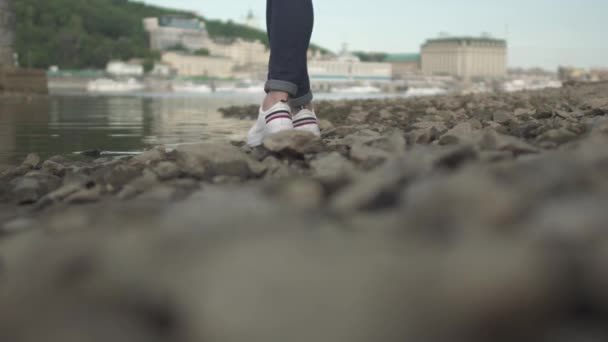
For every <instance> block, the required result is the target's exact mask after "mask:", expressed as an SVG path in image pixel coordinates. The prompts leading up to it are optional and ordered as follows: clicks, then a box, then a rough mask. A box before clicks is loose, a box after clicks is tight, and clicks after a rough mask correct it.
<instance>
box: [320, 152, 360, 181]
mask: <svg viewBox="0 0 608 342" xmlns="http://www.w3.org/2000/svg"><path fill="white" fill-rule="evenodd" d="M310 168H311V169H312V170H313V176H314V177H316V178H319V179H321V180H322V181H324V182H329V183H336V182H338V183H344V182H348V181H349V180H351V179H352V177H353V176H354V175H355V170H354V166H353V164H352V163H351V162H350V161H348V159H346V158H344V157H343V156H342V155H341V154H340V153H338V152H331V153H328V154H324V155H320V156H318V157H317V158H315V159H313V160H312V161H311V162H310Z"/></svg>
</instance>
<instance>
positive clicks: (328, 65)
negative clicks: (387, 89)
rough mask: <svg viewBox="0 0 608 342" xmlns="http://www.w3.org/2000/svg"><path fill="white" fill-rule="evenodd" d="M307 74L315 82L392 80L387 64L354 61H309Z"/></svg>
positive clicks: (389, 66) (389, 67)
mask: <svg viewBox="0 0 608 342" xmlns="http://www.w3.org/2000/svg"><path fill="white" fill-rule="evenodd" d="M308 73H309V75H310V79H311V81H317V82H330V83H334V82H338V83H339V82H353V81H362V82H387V81H390V80H391V78H392V68H391V65H390V64H389V63H371V62H356V61H340V60H335V61H310V62H309V63H308Z"/></svg>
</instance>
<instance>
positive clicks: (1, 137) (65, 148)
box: [0, 93, 382, 167]
mask: <svg viewBox="0 0 608 342" xmlns="http://www.w3.org/2000/svg"><path fill="white" fill-rule="evenodd" d="M361 96H363V97H366V96H365V95H356V97H361ZM379 96H382V95H371V97H379ZM262 97H263V93H261V94H210V95H209V94H206V95H196V94H194V95H182V94H175V93H139V94H130V95H123V96H92V95H88V94H85V93H64V94H53V95H50V96H48V97H37V98H31V99H24V98H0V167H2V166H5V167H6V166H8V165H16V164H18V163H20V162H21V161H22V160H23V158H24V157H25V156H26V155H27V154H28V153H30V152H36V153H38V154H40V155H41V157H43V158H46V157H50V156H52V155H72V154H73V153H74V152H78V151H84V150H92V149H97V150H102V151H120V152H137V151H141V150H143V149H145V148H146V147H150V146H154V145H159V144H164V145H173V144H179V143H191V142H198V141H210V140H211V141H213V140H215V141H218V140H222V141H228V140H242V139H244V138H245V135H246V133H247V130H248V129H249V127H250V126H251V124H252V122H251V121H247V120H238V119H228V118H223V117H222V115H221V114H220V113H219V112H218V108H221V107H225V106H230V105H245V104H254V103H259V101H260V100H261V99H262ZM341 97H344V96H341ZM350 97H351V98H352V97H353V96H350ZM368 97H369V95H368ZM319 98H328V96H323V95H321V96H320V97H319ZM329 98H332V96H329ZM334 98H335V96H334Z"/></svg>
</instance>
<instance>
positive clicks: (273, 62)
mask: <svg viewBox="0 0 608 342" xmlns="http://www.w3.org/2000/svg"><path fill="white" fill-rule="evenodd" d="M266 6H267V13H266V24H267V28H268V39H269V41H270V63H269V73H268V81H267V82H266V87H265V88H266V89H265V90H266V92H267V93H268V96H267V100H266V101H265V107H268V105H272V103H276V102H277V101H280V100H283V99H284V98H285V96H286V95H289V96H290V97H291V101H290V105H291V106H292V107H300V106H305V105H307V104H310V102H311V101H312V97H313V96H312V92H311V90H310V80H309V78H308V66H307V54H308V47H309V45H310V37H311V35H312V30H313V23H314V11H313V5H312V0H267V3H266Z"/></svg>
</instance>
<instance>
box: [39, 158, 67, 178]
mask: <svg viewBox="0 0 608 342" xmlns="http://www.w3.org/2000/svg"><path fill="white" fill-rule="evenodd" d="M42 170H43V171H45V172H48V173H50V174H52V175H55V176H58V177H63V176H64V175H65V166H63V165H61V164H60V163H57V162H54V161H52V160H50V159H49V160H46V161H45V162H44V163H42Z"/></svg>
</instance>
